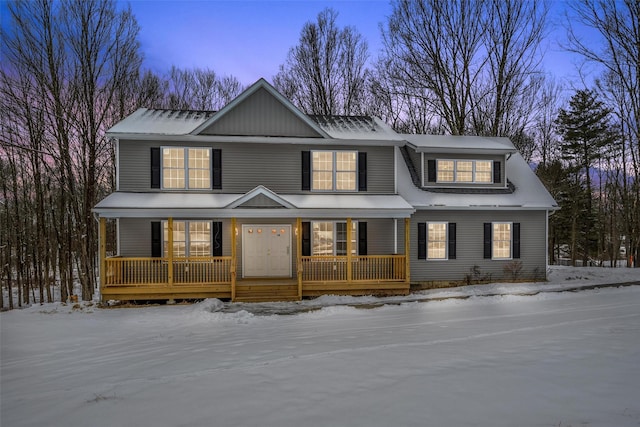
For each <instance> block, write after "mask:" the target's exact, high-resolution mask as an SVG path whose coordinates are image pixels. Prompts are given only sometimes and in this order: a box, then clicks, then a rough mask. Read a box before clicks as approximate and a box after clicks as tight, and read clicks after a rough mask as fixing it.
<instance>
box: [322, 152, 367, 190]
mask: <svg viewBox="0 0 640 427" xmlns="http://www.w3.org/2000/svg"><path fill="white" fill-rule="evenodd" d="M357 157H358V156H357V152H356V151H313V152H312V155H311V170H312V173H311V174H312V177H311V182H312V188H311V189H312V190H319V191H356V176H357V172H358V169H357V161H356V159H357Z"/></svg>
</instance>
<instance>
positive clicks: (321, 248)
mask: <svg viewBox="0 0 640 427" xmlns="http://www.w3.org/2000/svg"><path fill="white" fill-rule="evenodd" d="M312 229H313V241H312V248H313V250H312V254H313V255H346V254H347V223H346V222H332V221H314V222H313V223H312ZM357 243H358V222H357V221H352V222H351V253H352V254H353V255H355V254H357V248H358V244H357Z"/></svg>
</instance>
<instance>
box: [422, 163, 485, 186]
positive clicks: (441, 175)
mask: <svg viewBox="0 0 640 427" xmlns="http://www.w3.org/2000/svg"><path fill="white" fill-rule="evenodd" d="M434 163H435V165H434V166H435V167H436V174H435V175H436V181H437V182H455V183H471V184H473V183H481V184H491V183H492V182H493V179H494V175H493V161H491V160H440V159H438V160H436V161H435V162H434Z"/></svg>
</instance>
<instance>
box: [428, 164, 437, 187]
mask: <svg viewBox="0 0 640 427" xmlns="http://www.w3.org/2000/svg"><path fill="white" fill-rule="evenodd" d="M427 181H428V182H436V161H435V159H430V160H427Z"/></svg>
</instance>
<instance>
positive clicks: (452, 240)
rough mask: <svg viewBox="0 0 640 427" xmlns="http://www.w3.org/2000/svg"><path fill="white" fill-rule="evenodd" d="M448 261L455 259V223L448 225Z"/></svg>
mask: <svg viewBox="0 0 640 427" xmlns="http://www.w3.org/2000/svg"><path fill="white" fill-rule="evenodd" d="M449 259H456V223H455V222H450V223H449Z"/></svg>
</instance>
